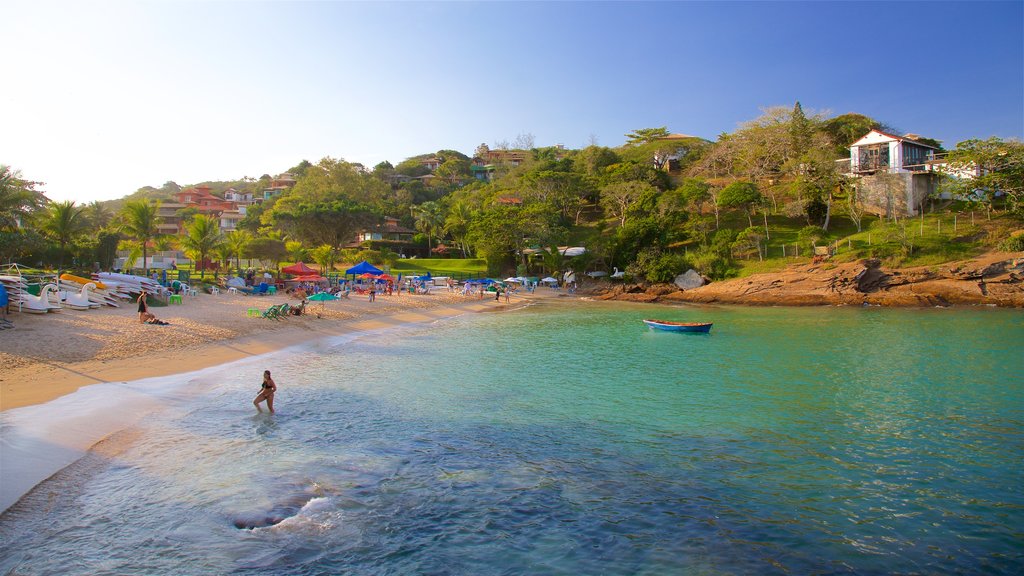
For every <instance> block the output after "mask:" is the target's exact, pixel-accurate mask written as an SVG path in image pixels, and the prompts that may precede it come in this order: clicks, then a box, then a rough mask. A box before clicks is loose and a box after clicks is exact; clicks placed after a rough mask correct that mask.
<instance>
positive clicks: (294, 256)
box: [284, 240, 309, 262]
mask: <svg viewBox="0 0 1024 576" xmlns="http://www.w3.org/2000/svg"><path fill="white" fill-rule="evenodd" d="M284 247H285V249H286V250H288V258H289V259H290V260H291V261H292V262H303V261H305V260H306V258H308V257H309V251H308V250H306V248H305V247H304V246H303V245H302V242H299V241H298V240H289V241H287V242H285V243H284Z"/></svg>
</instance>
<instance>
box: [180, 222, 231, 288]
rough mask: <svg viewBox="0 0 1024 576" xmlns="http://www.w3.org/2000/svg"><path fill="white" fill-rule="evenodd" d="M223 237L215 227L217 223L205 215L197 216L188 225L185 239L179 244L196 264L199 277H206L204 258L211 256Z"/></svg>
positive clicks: (222, 240)
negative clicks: (198, 269)
mask: <svg viewBox="0 0 1024 576" xmlns="http://www.w3.org/2000/svg"><path fill="white" fill-rule="evenodd" d="M223 242H224V237H223V235H222V234H221V232H220V228H219V227H218V226H217V221H216V220H214V219H213V218H211V217H209V216H207V215H205V214H198V215H196V217H195V218H193V219H192V222H191V223H190V224H189V225H188V230H187V231H186V234H185V237H184V238H182V240H181V244H182V246H183V247H184V248H185V250H187V251H189V252H190V253H191V254H190V255H191V256H192V257H193V259H195V260H196V261H197V262H198V265H197V266H198V267H199V268H200V272H199V277H200V278H203V277H205V275H206V257H207V256H209V255H210V254H212V253H213V252H214V251H215V250H216V249H217V247H218V246H220V245H221V243H223Z"/></svg>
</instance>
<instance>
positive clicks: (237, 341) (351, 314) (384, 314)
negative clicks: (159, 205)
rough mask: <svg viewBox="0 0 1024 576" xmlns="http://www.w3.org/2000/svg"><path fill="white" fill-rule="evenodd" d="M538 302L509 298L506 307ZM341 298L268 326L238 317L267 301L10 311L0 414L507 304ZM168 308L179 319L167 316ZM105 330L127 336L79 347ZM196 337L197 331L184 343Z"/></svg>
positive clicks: (2, 335) (1, 357)
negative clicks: (141, 311)
mask: <svg viewBox="0 0 1024 576" xmlns="http://www.w3.org/2000/svg"><path fill="white" fill-rule="evenodd" d="M546 297H547V295H540V296H534V295H525V296H518V297H516V298H515V299H514V300H513V304H522V303H523V302H524V301H530V300H535V299H538V298H546ZM341 302H344V303H343V304H341V305H340V307H334V308H328V307H324V308H323V309H321V307H320V306H319V305H310V306H309V307H308V311H307V314H306V315H304V316H303V317H289V318H287V319H284V320H280V321H272V320H266V319H262V318H246V317H245V314H246V310H247V308H248V307H250V306H252V305H257V304H258V305H260V306H261V307H266V306H269V305H270V304H274V303H277V301H276V300H271V299H264V300H256V299H254V298H252V297H235V298H234V300H231V301H225V298H224V297H221V296H212V295H200V296H196V297H192V298H190V299H189V300H187V301H186V306H192V307H193V309H187V308H177V307H173V308H172V307H166V308H158V309H154V310H155V312H156V313H157V315H158V316H159V317H161V318H166V319H167V320H169V321H170V322H171V326H167V327H163V326H150V325H143V324H139V323H138V322H137V321H135V313H134V310H126V309H125V308H126V307H122V308H119V309H110V308H107V309H101V310H92V311H87V312H73V311H62V312H60V313H58V314H49V315H42V316H35V315H28V314H12V315H11V318H13V320H14V322H15V325H16V328H15V329H13V330H4V331H3V332H0V363H2V364H4V365H5V366H9V368H6V369H5V370H3V372H2V373H0V413H3V412H6V411H7V410H10V409H16V408H21V407H25V406H32V405H36V404H42V403H46V402H49V401H52V400H55V399H57V398H60V397H62V396H65V395H67V394H72V393H74V392H76V391H77V390H79V389H81V388H82V387H86V386H90V385H95V384H104V383H111V382H129V381H135V380H141V379H145V378H154V377H161V376H171V375H175V374H182V373H187V372H193V371H196V370H201V369H204V368H208V367H212V366H218V365H221V364H224V363H228V362H233V361H236V360H240V359H244V358H250V357H254V356H259V355H262V354H266V353H270V352H274V351H277V350H281V349H284V348H287V347H290V346H295V345H299V344H302V343H305V342H308V341H311V340H314V339H318V338H323V337H330V336H341V335H345V334H350V333H353V332H361V331H368V330H376V329H381V328H387V327H389V326H396V325H400V324H406V323H414V322H421V321H431V320H437V319H441V318H447V317H451V316H454V315H457V314H463V313H467V312H480V311H485V310H492V309H494V310H497V309H499V308H504V307H506V306H508V305H506V304H504V303H503V302H495V301H494V300H493V298H490V299H488V298H485V299H482V300H478V299H475V298H472V299H470V298H461V297H453V296H452V295H449V294H440V295H431V296H408V295H407V296H400V297H394V296H392V297H391V300H390V301H387V300H384V299H378V301H377V303H374V304H371V303H369V302H364V301H351V302H349V301H341ZM175 312H181V313H186V314H184V315H183V316H171V315H170V314H172V313H175ZM317 314H320V315H321V316H322V317H318V316H317ZM58 315H59V316H60V317H56V316H58ZM23 326H27V328H25V329H22V327H23ZM68 332H70V334H68ZM111 332H117V333H120V332H126V333H127V334H123V335H122V334H117V335H114V336H111V337H110V338H111V339H112V340H113V341H112V342H111V343H109V344H107V345H95V344H93V343H90V342H89V340H90V339H92V340H96V339H100V340H102V339H104V337H105V335H106V334H108V333H111ZM196 332H198V333H200V335H199V336H198V337H195V338H193V339H194V340H195V341H189V340H188V339H187V338H188V337H190V336H194V335H195V334H194V333H196ZM101 335H103V337H101ZM118 336H120V339H118ZM14 338H17V339H14ZM79 358H82V359H79Z"/></svg>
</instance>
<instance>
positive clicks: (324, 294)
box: [307, 292, 338, 310]
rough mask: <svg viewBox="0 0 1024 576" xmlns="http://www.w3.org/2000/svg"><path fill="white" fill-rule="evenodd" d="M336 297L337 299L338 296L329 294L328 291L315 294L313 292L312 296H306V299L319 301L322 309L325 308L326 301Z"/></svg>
mask: <svg viewBox="0 0 1024 576" xmlns="http://www.w3.org/2000/svg"><path fill="white" fill-rule="evenodd" d="M337 299H338V297H337V296H335V295H334V294H331V293H330V292H317V293H316V294H313V295H312V296H310V297H309V298H307V300H309V301H311V302H319V303H320V308H321V309H324V310H326V309H327V303H328V302H330V301H331V300H337Z"/></svg>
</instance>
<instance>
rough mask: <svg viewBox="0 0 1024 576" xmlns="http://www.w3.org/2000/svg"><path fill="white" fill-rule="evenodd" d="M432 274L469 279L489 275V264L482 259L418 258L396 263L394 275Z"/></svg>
mask: <svg viewBox="0 0 1024 576" xmlns="http://www.w3.org/2000/svg"><path fill="white" fill-rule="evenodd" d="M426 272H430V273H431V275H433V276H453V277H456V278H468V277H474V276H483V275H485V274H486V273H487V262H486V261H485V260H483V259H482V258H416V259H412V260H409V259H404V260H399V261H397V262H395V265H394V266H392V267H391V273H392V274H404V275H406V276H408V275H415V274H421V273H426Z"/></svg>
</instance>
